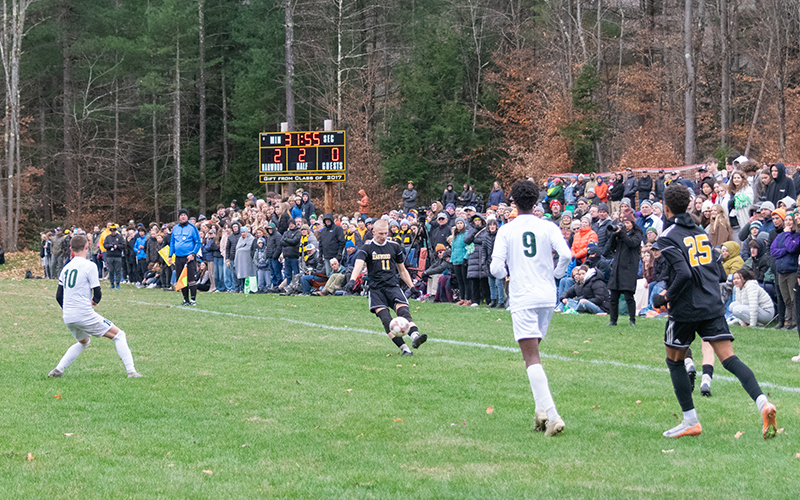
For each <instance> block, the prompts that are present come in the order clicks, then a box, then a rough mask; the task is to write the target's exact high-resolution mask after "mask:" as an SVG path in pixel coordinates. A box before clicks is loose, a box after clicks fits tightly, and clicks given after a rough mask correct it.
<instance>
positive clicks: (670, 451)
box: [661, 448, 675, 453]
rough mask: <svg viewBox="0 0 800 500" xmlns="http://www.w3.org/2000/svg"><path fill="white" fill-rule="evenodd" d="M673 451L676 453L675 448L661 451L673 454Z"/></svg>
mask: <svg viewBox="0 0 800 500" xmlns="http://www.w3.org/2000/svg"><path fill="white" fill-rule="evenodd" d="M673 451H675V448H673V449H671V450H661V453H672V452H673Z"/></svg>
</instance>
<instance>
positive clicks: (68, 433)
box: [64, 432, 75, 437]
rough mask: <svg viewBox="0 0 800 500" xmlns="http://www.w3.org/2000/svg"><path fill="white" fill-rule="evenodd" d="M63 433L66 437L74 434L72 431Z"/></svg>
mask: <svg viewBox="0 0 800 500" xmlns="http://www.w3.org/2000/svg"><path fill="white" fill-rule="evenodd" d="M64 435H65V436H67V437H70V436H74V435H75V433H74V432H65V433H64Z"/></svg>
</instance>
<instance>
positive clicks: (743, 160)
mask: <svg viewBox="0 0 800 500" xmlns="http://www.w3.org/2000/svg"><path fill="white" fill-rule="evenodd" d="M746 161H750V159H749V158H748V157H746V156H745V155H741V156H738V157H737V158H736V159H735V160H733V163H744V162H746Z"/></svg>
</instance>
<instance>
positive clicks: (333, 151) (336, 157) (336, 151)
mask: <svg viewBox="0 0 800 500" xmlns="http://www.w3.org/2000/svg"><path fill="white" fill-rule="evenodd" d="M331 161H339V148H331Z"/></svg>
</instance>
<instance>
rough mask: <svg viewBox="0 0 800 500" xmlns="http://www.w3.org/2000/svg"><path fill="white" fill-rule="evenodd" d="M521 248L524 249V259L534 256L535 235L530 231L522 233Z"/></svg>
mask: <svg viewBox="0 0 800 500" xmlns="http://www.w3.org/2000/svg"><path fill="white" fill-rule="evenodd" d="M522 246H524V247H525V252H524V253H525V257H535V256H536V235H535V234H533V233H532V232H530V231H525V232H524V233H522Z"/></svg>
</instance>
